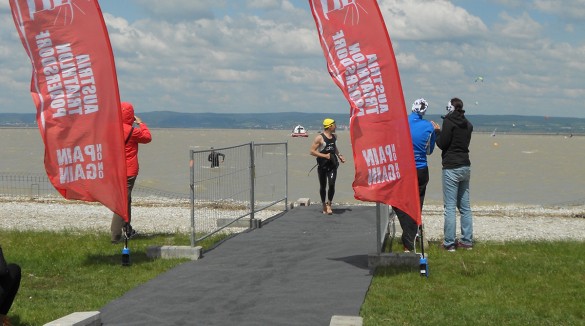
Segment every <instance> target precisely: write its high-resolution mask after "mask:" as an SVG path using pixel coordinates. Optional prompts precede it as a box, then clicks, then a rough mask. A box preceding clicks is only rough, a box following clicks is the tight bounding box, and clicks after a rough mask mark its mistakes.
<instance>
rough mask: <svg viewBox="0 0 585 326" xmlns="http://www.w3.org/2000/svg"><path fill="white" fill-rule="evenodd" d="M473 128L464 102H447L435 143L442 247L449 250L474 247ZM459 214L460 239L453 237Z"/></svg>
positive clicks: (452, 100) (456, 99)
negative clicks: (438, 157) (439, 170)
mask: <svg viewBox="0 0 585 326" xmlns="http://www.w3.org/2000/svg"><path fill="white" fill-rule="evenodd" d="M472 132H473V125H472V124H471V122H469V120H467V118H466V117H465V110H463V101H461V100H460V99H459V98H456V97H455V98H452V99H451V100H450V101H449V103H447V115H445V116H444V117H443V125H442V127H441V130H440V131H439V132H438V133H437V139H436V144H437V147H439V148H440V149H441V150H442V153H441V158H442V165H443V170H442V172H443V173H442V175H443V176H442V183H443V209H444V212H443V217H444V226H443V232H444V239H443V244H442V246H443V248H444V249H446V250H448V251H455V249H457V248H460V249H467V250H471V249H472V248H473V215H472V212H471V204H470V200H469V181H470V179H471V161H470V160H469V144H470V143H471V133H472ZM456 208H457V210H459V214H460V215H461V220H460V224H461V239H460V240H457V237H456V226H457V222H456V211H455V209H456Z"/></svg>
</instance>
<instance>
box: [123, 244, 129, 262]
mask: <svg viewBox="0 0 585 326" xmlns="http://www.w3.org/2000/svg"><path fill="white" fill-rule="evenodd" d="M122 266H130V249H129V248H128V247H127V246H124V248H123V249H122Z"/></svg>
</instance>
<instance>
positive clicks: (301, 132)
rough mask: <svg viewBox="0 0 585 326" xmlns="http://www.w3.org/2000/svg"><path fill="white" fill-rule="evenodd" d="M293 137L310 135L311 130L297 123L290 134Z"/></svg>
mask: <svg viewBox="0 0 585 326" xmlns="http://www.w3.org/2000/svg"><path fill="white" fill-rule="evenodd" d="M290 136H291V137H309V132H308V131H307V129H305V127H303V126H301V125H297V126H296V127H294V128H293V130H292V133H291V134H290Z"/></svg>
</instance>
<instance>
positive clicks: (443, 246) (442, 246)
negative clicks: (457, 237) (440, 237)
mask: <svg viewBox="0 0 585 326" xmlns="http://www.w3.org/2000/svg"><path fill="white" fill-rule="evenodd" d="M441 249H443V250H447V251H448V252H455V249H456V248H455V245H454V244H452V245H450V246H445V244H441Z"/></svg>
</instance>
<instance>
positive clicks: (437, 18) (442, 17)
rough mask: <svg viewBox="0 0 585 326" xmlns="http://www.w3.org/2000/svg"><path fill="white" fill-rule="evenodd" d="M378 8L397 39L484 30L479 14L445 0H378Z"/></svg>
mask: <svg viewBox="0 0 585 326" xmlns="http://www.w3.org/2000/svg"><path fill="white" fill-rule="evenodd" d="M380 11H381V12H382V15H383V16H384V20H385V21H386V25H387V27H388V29H389V31H390V34H391V37H392V38H396V39H399V40H400V39H405V40H446V39H449V40H453V39H457V38H466V37H474V36H480V35H482V34H484V33H486V32H487V27H486V26H485V24H484V23H483V22H482V20H481V19H480V18H479V17H476V16H473V15H471V14H470V13H468V12H467V11H466V10H465V9H463V8H461V7H457V6H455V5H453V4H452V3H451V2H450V1H445V0H440V1H427V0H381V1H380Z"/></svg>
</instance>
